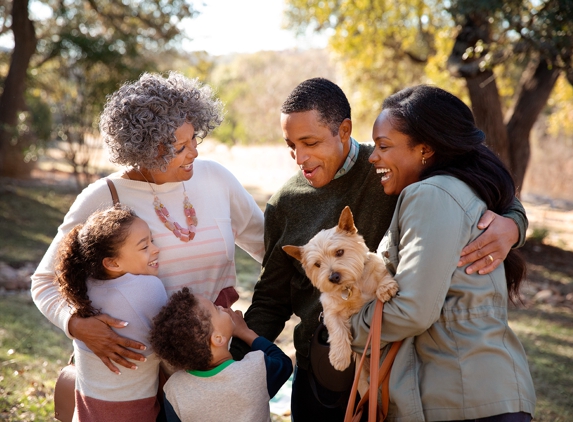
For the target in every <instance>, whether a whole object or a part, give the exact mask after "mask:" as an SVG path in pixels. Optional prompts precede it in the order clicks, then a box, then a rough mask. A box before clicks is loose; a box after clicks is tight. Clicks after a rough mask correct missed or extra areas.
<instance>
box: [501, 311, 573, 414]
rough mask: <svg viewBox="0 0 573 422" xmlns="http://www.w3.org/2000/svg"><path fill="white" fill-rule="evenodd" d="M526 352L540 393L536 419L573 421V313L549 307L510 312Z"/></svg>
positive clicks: (538, 394) (513, 324)
mask: <svg viewBox="0 0 573 422" xmlns="http://www.w3.org/2000/svg"><path fill="white" fill-rule="evenodd" d="M510 325H511V327H512V329H513V330H514V331H515V332H516V333H517V335H518V336H519V339H520V340H521V342H522V344H523V347H524V348H525V351H526V353H527V358H528V361H529V368H530V370H531V375H532V377H533V381H534V385H535V392H536V395H537V410H536V418H535V419H536V420H537V421H545V422H569V421H572V420H573V365H572V363H573V314H571V313H570V312H564V311H558V310H555V309H552V308H550V307H547V308H544V307H540V308H539V309H536V310H517V311H511V313H510Z"/></svg>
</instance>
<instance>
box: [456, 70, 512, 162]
mask: <svg viewBox="0 0 573 422" xmlns="http://www.w3.org/2000/svg"><path fill="white" fill-rule="evenodd" d="M465 79H466V86H467V88H468V92H469V95H470V100H471V103H472V112H473V114H474V118H475V120H476V126H477V127H479V128H480V129H481V130H483V131H484V133H485V142H486V144H487V145H488V146H489V147H490V148H491V149H492V150H493V151H495V152H496V154H497V155H498V156H499V158H501V161H503V163H504V164H505V165H506V166H507V168H511V161H510V156H511V152H510V145H509V142H508V138H507V130H506V129H505V125H504V123H503V112H502V110H501V102H500V99H499V91H498V90H497V84H496V82H495V76H494V74H493V72H492V71H490V70H488V71H486V72H481V73H478V74H477V75H476V76H474V77H466V78H465Z"/></svg>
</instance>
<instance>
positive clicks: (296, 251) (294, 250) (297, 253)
mask: <svg viewBox="0 0 573 422" xmlns="http://www.w3.org/2000/svg"><path fill="white" fill-rule="evenodd" d="M283 251H285V252H286V253H288V254H289V255H290V256H292V257H293V258H296V259H298V260H299V261H302V247H301V246H293V245H285V246H283Z"/></svg>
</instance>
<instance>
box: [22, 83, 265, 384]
mask: <svg viewBox="0 0 573 422" xmlns="http://www.w3.org/2000/svg"><path fill="white" fill-rule="evenodd" d="M221 121H222V104H221V102H220V101H219V100H218V99H216V98H215V97H214V95H213V92H212V90H211V88H210V87H209V86H206V85H202V84H201V83H200V82H198V81H197V80H196V79H188V78H186V77H184V76H182V75H181V74H178V73H175V72H171V73H170V74H169V75H168V76H167V77H163V76H160V75H156V74H148V73H146V74H143V75H142V76H141V77H140V79H139V80H138V81H136V82H132V83H126V84H125V85H123V86H122V87H121V88H120V89H119V90H118V91H116V92H115V93H114V94H112V95H111V96H109V97H108V100H107V103H106V105H105V107H104V110H103V112H102V115H101V120H100V130H101V133H102V136H103V139H104V141H105V143H106V144H107V146H108V148H109V151H110V154H111V161H112V162H114V163H116V164H119V165H122V166H125V169H124V170H122V171H119V172H116V173H113V174H111V175H110V176H109V177H107V178H103V179H100V180H98V181H96V182H94V183H93V184H91V185H89V186H88V187H87V188H86V189H84V191H83V192H82V193H81V194H80V195H78V197H77V198H76V200H75V202H74V203H73V205H72V206H71V208H70V210H69V211H68V213H67V214H66V216H65V218H64V222H63V223H62V225H61V226H60V227H59V229H58V234H57V235H56V237H55V238H54V240H53V241H52V244H51V245H50V247H49V249H48V251H47V252H46V255H45V256H44V258H43V259H42V261H41V263H40V265H39V267H38V268H37V270H36V272H35V273H34V275H33V276H32V296H33V299H34V302H35V303H36V305H37V307H38V308H39V309H40V311H41V312H42V313H43V314H44V315H45V316H46V317H47V318H48V319H49V320H50V321H52V323H54V324H55V325H56V326H58V327H59V328H61V329H62V330H63V331H64V332H65V333H66V334H67V335H68V336H69V337H72V338H76V339H79V340H81V341H82V342H83V343H85V345H86V346H87V347H88V348H89V349H90V350H91V351H92V352H93V353H95V354H96V355H97V356H98V357H99V358H100V359H101V360H102V361H103V363H104V364H105V365H106V366H107V367H108V368H109V369H110V370H111V371H114V372H117V373H119V370H118V368H117V366H116V365H118V366H119V365H121V366H124V367H127V368H131V369H136V365H135V364H134V363H133V362H130V361H128V360H127V359H131V360H134V361H143V360H144V359H145V358H144V355H142V354H140V353H136V352H135V351H133V350H131V349H135V350H141V351H142V353H144V354H145V352H143V350H144V349H145V346H144V344H142V343H141V342H138V341H135V340H132V339H128V338H125V337H122V336H120V335H118V334H117V333H116V332H115V331H113V330H112V329H111V328H110V327H113V328H114V329H121V328H123V327H125V326H126V325H127V323H128V322H129V321H122V320H119V319H116V318H114V317H113V315H105V314H102V315H98V316H97V317H90V318H79V317H78V316H77V315H75V314H74V312H73V309H70V308H69V307H68V305H67V304H66V302H65V301H64V299H63V298H62V297H61V295H60V294H59V293H58V289H57V287H56V286H55V285H54V278H55V273H54V258H55V254H56V251H57V249H58V245H59V244H60V242H61V240H62V238H63V237H64V235H65V234H66V233H67V232H69V231H70V230H71V229H72V228H73V227H74V226H75V225H76V224H78V223H83V222H84V221H85V220H86V219H87V218H88V216H89V215H90V214H92V213H93V212H94V211H96V210H100V209H102V208H106V207H109V206H111V205H112V203H113V202H115V201H114V200H113V199H112V198H113V195H114V193H112V192H113V191H114V190H115V192H116V198H118V200H119V202H120V203H121V204H123V205H127V206H129V207H131V208H132V209H133V210H134V211H135V212H136V213H137V215H138V216H139V217H140V218H142V219H144V220H145V221H146V222H147V223H148V225H149V227H150V229H151V234H152V236H153V242H154V244H155V245H156V246H158V247H159V249H160V252H159V258H158V260H157V261H155V260H154V261H153V262H150V263H149V265H158V266H159V274H158V277H159V278H160V279H161V280H162V281H163V284H164V286H165V289H166V291H167V293H168V295H169V294H171V293H174V292H175V291H177V290H180V289H181V288H183V287H184V286H189V287H191V288H192V289H193V292H194V293H197V294H201V295H203V296H205V297H207V298H209V299H211V300H212V301H214V302H215V303H217V304H220V305H222V306H225V307H229V306H230V305H231V304H232V303H233V302H234V301H236V300H237V299H238V294H237V292H236V291H235V289H234V286H235V283H236V273H235V261H234V259H235V256H234V255H235V244H237V245H238V246H239V247H241V248H242V249H244V250H245V251H246V252H248V253H249V254H250V255H251V256H252V257H253V258H255V259H256V260H257V261H259V262H260V261H261V259H262V254H263V252H264V245H263V214H262V212H261V210H260V209H259V207H258V206H257V204H256V203H255V201H254V200H253V198H252V196H251V195H250V194H249V193H248V192H247V191H246V190H245V189H244V188H243V187H242V185H241V184H240V183H239V181H238V180H237V179H236V178H235V177H234V176H233V175H232V174H231V173H230V172H229V171H228V170H226V169H225V168H224V167H223V166H221V165H220V164H218V163H216V162H213V161H208V160H200V159H198V158H197V156H198V152H197V144H198V143H200V142H201V139H202V138H204V137H205V136H206V135H207V134H208V133H209V132H210V131H211V130H213V129H214V128H215V127H217V126H218V125H219V124H220V123H221Z"/></svg>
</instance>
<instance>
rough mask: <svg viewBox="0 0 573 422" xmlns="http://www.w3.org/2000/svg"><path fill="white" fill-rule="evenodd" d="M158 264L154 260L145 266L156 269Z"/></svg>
mask: <svg viewBox="0 0 573 422" xmlns="http://www.w3.org/2000/svg"><path fill="white" fill-rule="evenodd" d="M158 264H159V263H158V262H157V260H155V261H151V262H150V263H149V264H147V265H149V266H150V267H157V265H158Z"/></svg>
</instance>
